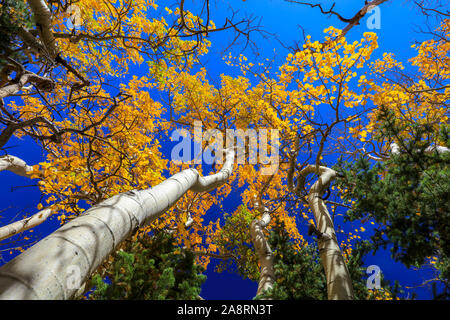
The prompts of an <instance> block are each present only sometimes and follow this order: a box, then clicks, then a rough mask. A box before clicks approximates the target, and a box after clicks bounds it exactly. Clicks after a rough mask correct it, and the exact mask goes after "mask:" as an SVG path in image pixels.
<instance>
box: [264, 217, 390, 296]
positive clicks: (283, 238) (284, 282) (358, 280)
mask: <svg viewBox="0 0 450 320" xmlns="http://www.w3.org/2000/svg"><path fill="white" fill-rule="evenodd" d="M269 242H270V245H271V247H272V248H273V249H274V255H275V259H274V265H275V276H276V282H275V284H274V286H273V288H272V290H271V291H268V292H266V293H265V294H263V295H261V296H260V297H257V299H260V298H270V299H275V300H326V299H327V284H326V278H325V273H324V270H323V266H322V264H321V263H320V256H319V252H318V248H317V245H315V243H314V242H313V243H309V244H308V245H305V246H302V247H301V248H300V250H298V248H296V246H295V245H294V243H293V241H292V240H291V239H290V238H289V235H288V233H287V232H286V229H285V228H284V225H283V223H280V222H279V221H278V220H276V221H275V226H274V228H273V229H272V232H271V233H270V237H269ZM369 248H370V246H369V244H368V242H367V241H361V242H357V243H356V244H355V249H354V250H353V251H352V254H351V255H350V256H349V258H348V261H347V267H348V269H349V273H350V276H351V278H352V284H353V292H354V299H357V300H365V299H376V298H383V299H385V298H396V296H397V291H398V288H392V287H391V286H390V285H389V283H388V282H387V281H384V279H381V288H382V289H381V290H380V291H372V290H368V289H367V286H366V280H365V268H363V257H364V255H365V254H366V253H368V249H369Z"/></svg>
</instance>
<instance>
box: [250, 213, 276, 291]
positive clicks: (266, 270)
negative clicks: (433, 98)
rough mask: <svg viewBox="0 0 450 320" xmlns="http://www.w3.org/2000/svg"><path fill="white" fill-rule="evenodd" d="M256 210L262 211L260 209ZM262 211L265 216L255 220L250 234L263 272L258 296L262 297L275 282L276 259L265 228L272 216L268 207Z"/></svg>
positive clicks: (261, 272)
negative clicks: (274, 260)
mask: <svg viewBox="0 0 450 320" xmlns="http://www.w3.org/2000/svg"><path fill="white" fill-rule="evenodd" d="M256 209H257V210H260V208H256ZM262 210H263V215H262V217H261V219H255V220H253V221H252V223H251V225H250V234H251V236H252V242H253V245H254V246H255V251H256V254H257V256H258V262H259V264H260V270H261V271H260V276H259V282H258V290H257V292H256V295H261V294H262V293H264V291H266V290H269V289H272V287H273V284H274V281H275V270H274V267H273V259H274V257H273V253H272V250H271V248H270V245H269V243H268V241H267V239H266V237H265V236H264V228H265V227H266V226H267V225H268V224H269V223H270V215H269V210H268V209H267V208H266V207H264V208H263V209H262Z"/></svg>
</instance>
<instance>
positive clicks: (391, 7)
mask: <svg viewBox="0 0 450 320" xmlns="http://www.w3.org/2000/svg"><path fill="white" fill-rule="evenodd" d="M188 3H189V2H188ZM227 3H229V4H230V6H232V7H233V8H234V9H235V10H239V13H238V16H237V17H238V18H239V17H244V16H246V15H252V16H255V17H260V18H261V20H260V25H261V28H262V29H263V30H265V31H267V32H269V33H271V34H276V35H277V38H276V37H274V36H268V38H263V37H262V36H261V35H258V34H257V33H255V34H253V35H254V38H253V40H254V41H255V42H256V43H257V46H258V54H259V56H255V55H254V52H253V50H252V48H250V47H248V48H247V49H246V50H245V51H244V54H245V55H246V56H247V57H248V58H249V60H251V61H258V60H260V61H264V59H266V58H275V66H277V65H280V63H281V62H282V61H283V60H284V57H285V56H286V54H287V53H288V50H287V49H286V48H284V47H283V46H282V45H281V44H280V41H281V42H282V43H283V44H284V45H287V46H290V45H292V44H293V43H294V42H296V41H300V42H301V41H302V31H301V29H300V28H299V26H302V28H303V29H304V32H305V34H309V35H311V36H312V38H313V39H318V40H320V39H322V35H323V30H324V29H325V28H327V27H328V26H330V25H333V26H335V27H337V28H342V27H344V26H345V25H344V24H343V23H342V22H340V21H338V20H337V19H336V18H335V17H328V16H324V15H322V14H321V13H320V11H319V10H318V9H317V8H309V7H307V6H301V5H298V4H292V3H288V2H285V1H282V0H247V1H241V0H232V1H229V2H227V1H217V3H216V5H212V6H211V11H212V19H213V20H214V21H215V23H216V26H221V25H222V24H223V22H224V21H225V18H226V17H227V16H228V15H229V13H230V12H229V11H227V10H226V9H224V8H226V7H227ZM321 3H323V4H324V8H329V7H330V6H331V4H332V2H331V1H322V2H321ZM362 3H363V1H350V0H344V1H339V2H337V4H336V6H335V8H334V9H335V10H336V11H338V12H339V13H341V14H342V15H343V16H345V17H351V16H353V15H354V13H356V12H357V10H359V8H360V6H361V5H362ZM161 5H163V4H161ZM189 8H190V7H189V6H188V7H187V9H189ZM380 12H381V28H380V29H378V30H369V29H368V28H367V26H366V19H363V20H362V21H361V24H360V25H359V26H356V27H354V28H353V29H352V30H351V31H350V33H349V34H348V35H347V38H348V39H349V40H350V41H353V40H356V39H359V38H361V36H362V34H363V33H364V32H367V31H373V32H376V33H377V34H378V42H379V48H378V49H377V50H376V51H375V53H374V55H373V57H372V58H373V59H376V58H379V57H381V56H382V54H383V53H384V52H393V53H394V54H395V56H396V58H397V59H398V60H400V61H406V60H407V59H409V58H411V57H412V56H414V55H415V51H414V50H413V49H412V48H411V44H412V43H413V42H414V40H423V39H425V38H426V37H425V36H424V35H423V34H420V33H417V32H416V31H417V30H419V29H420V28H421V27H422V28H423V27H424V23H425V19H424V17H423V15H421V14H420V13H419V12H418V11H417V9H416V8H415V7H414V6H413V5H412V4H411V2H410V1H388V2H387V3H384V4H383V5H382V6H381V7H380ZM232 36H233V34H232V33H231V32H224V33H213V34H211V37H210V40H211V41H212V48H211V50H210V53H209V54H208V55H207V56H206V57H205V58H204V60H203V63H204V64H205V66H206V68H207V70H208V73H209V76H210V78H211V80H213V81H214V80H216V81H217V80H218V79H219V76H220V74H222V73H227V74H234V73H236V74H238V70H237V69H230V67H228V66H227V65H226V64H225V63H224V61H223V60H222V50H223V49H224V48H225V47H226V45H227V44H228V43H229V41H230V40H231V37H232ZM241 49H242V46H236V47H233V48H232V49H231V51H232V53H233V54H234V55H236V54H239V53H240V52H241ZM145 69H146V68H143V67H142V66H136V67H135V68H134V69H133V73H135V74H137V75H143V74H144V73H145ZM276 70H277V68H276V67H275V68H274V71H276ZM7 147H8V148H9V149H8V153H10V154H13V155H17V156H19V157H22V158H24V159H25V160H26V161H27V162H28V163H30V164H34V163H38V162H39V161H42V160H43V154H42V151H41V149H40V148H39V146H37V145H36V144H34V143H33V142H32V141H29V139H25V140H19V139H17V138H14V139H12V140H11V141H10V142H9V143H8V144H7ZM163 151H164V153H165V154H166V155H167V156H168V157H169V156H170V144H167V145H166V147H164V150H163ZM1 179H2V183H1V184H0V197H1V198H0V202H1V204H2V208H5V209H8V210H7V211H5V212H0V216H1V220H0V221H1V223H2V224H7V223H8V222H9V221H11V219H14V217H15V216H16V214H18V213H19V216H18V217H17V218H19V217H20V216H21V213H20V210H22V209H26V210H28V211H25V212H24V213H34V212H35V211H36V205H37V204H38V203H39V200H40V194H39V191H38V190H37V188H36V187H21V188H15V189H14V191H12V190H11V188H12V187H20V186H27V185H30V184H34V183H35V181H33V182H30V180H29V179H26V178H22V177H18V176H15V175H14V174H12V173H9V172H2V173H1ZM239 205H240V197H239V193H238V192H236V193H235V194H233V195H232V196H231V198H230V201H227V203H226V206H225V209H226V210H227V211H228V212H232V211H234V210H235V209H236V207H237V206H239ZM22 214H23V213H22ZM220 214H221V213H220V212H218V211H217V210H215V211H214V210H212V212H211V213H210V218H211V219H214V220H215V219H216V218H217V216H218V215H220ZM58 226H59V221H58V220H56V217H53V218H51V219H50V220H49V221H47V222H46V223H44V224H43V225H41V226H39V227H37V228H35V230H34V231H33V233H32V234H34V236H35V237H36V238H40V237H41V236H44V235H46V234H48V233H50V232H52V231H53V230H55V229H56V228H57V227H58ZM24 235H29V233H25V234H24ZM37 235H39V236H37ZM6 242H8V241H6ZM9 247H11V245H5V244H2V245H1V246H0V250H6V249H7V248H9ZM0 253H1V256H2V258H3V260H4V261H9V260H10V259H11V258H12V257H14V256H15V255H16V254H17V252H14V251H13V253H12V254H9V249H7V250H6V251H1V252H0ZM2 263H3V262H0V264H2ZM365 263H366V265H367V266H368V265H370V264H377V265H379V266H380V268H381V270H382V272H383V273H384V275H385V277H386V278H387V279H389V280H399V281H400V283H401V284H404V285H417V284H419V283H421V282H422V281H423V280H425V279H427V277H428V274H427V273H426V272H425V271H422V272H418V271H415V270H408V269H406V268H405V267H404V266H403V265H401V264H399V263H394V262H393V261H392V259H391V258H390V257H389V254H388V253H386V252H380V253H378V254H377V255H376V256H369V257H367V258H366V260H365ZM213 267H214V263H212V264H211V265H210V266H209V268H208V271H207V276H208V280H207V282H206V284H205V285H204V287H203V289H202V293H201V295H202V296H203V297H204V298H205V299H252V298H253V297H254V295H255V293H256V287H257V284H256V283H254V282H251V281H248V280H243V279H241V278H240V277H239V276H238V275H235V274H228V273H223V274H215V273H213V272H211V271H212V269H213ZM417 292H418V294H419V295H418V297H419V298H422V299H426V298H429V297H430V291H428V290H425V289H422V290H418V291H417Z"/></svg>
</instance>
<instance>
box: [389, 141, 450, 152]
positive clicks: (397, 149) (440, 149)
mask: <svg viewBox="0 0 450 320" xmlns="http://www.w3.org/2000/svg"><path fill="white" fill-rule="evenodd" d="M390 148H391V152H392V153H393V154H400V147H399V145H398V144H397V143H395V142H392V143H391V145H390ZM449 151H450V149H449V148H447V147H443V146H436V145H434V146H429V147H427V148H426V149H425V153H432V152H437V153H444V152H449Z"/></svg>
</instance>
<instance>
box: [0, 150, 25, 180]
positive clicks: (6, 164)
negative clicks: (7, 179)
mask: <svg viewBox="0 0 450 320" xmlns="http://www.w3.org/2000/svg"><path fill="white" fill-rule="evenodd" d="M4 170H8V171H11V172H13V173H15V174H17V175H19V176H23V177H30V173H31V171H33V167H32V166H29V165H27V163H26V162H25V161H23V160H22V159H20V158H18V157H15V156H10V155H6V156H0V172H1V171H4Z"/></svg>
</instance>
